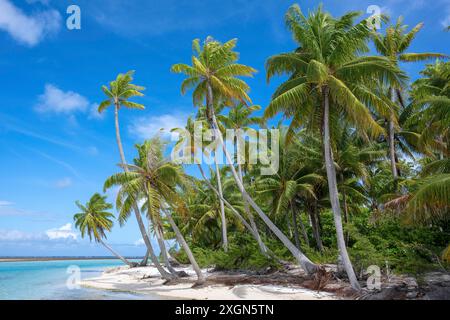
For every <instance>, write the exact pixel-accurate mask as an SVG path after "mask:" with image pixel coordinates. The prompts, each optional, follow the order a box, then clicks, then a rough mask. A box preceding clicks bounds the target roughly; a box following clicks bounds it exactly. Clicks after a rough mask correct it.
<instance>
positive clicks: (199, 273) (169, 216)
mask: <svg viewBox="0 0 450 320" xmlns="http://www.w3.org/2000/svg"><path fill="white" fill-rule="evenodd" d="M165 213H166V216H167V219H168V220H169V223H170V226H171V227H172V229H173V231H174V232H175V235H176V237H177V240H178V242H179V243H180V245H181V246H182V247H183V249H184V251H185V252H186V255H187V256H188V258H189V261H190V262H191V265H192V268H193V269H194V271H195V273H196V274H197V284H198V285H200V284H203V283H205V281H206V279H205V276H204V274H203V272H202V270H201V269H200V267H199V265H198V263H197V261H196V260H195V257H194V255H193V254H192V251H191V249H190V248H189V246H188V244H187V243H186V240H185V239H184V237H183V234H182V233H181V231H180V229H178V226H177V225H176V223H175V221H173V218H172V214H171V213H170V212H169V210H166V211H165Z"/></svg>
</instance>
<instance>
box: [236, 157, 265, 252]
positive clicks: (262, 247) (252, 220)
mask: <svg viewBox="0 0 450 320" xmlns="http://www.w3.org/2000/svg"><path fill="white" fill-rule="evenodd" d="M238 173H239V179H241V183H242V184H244V176H243V174H242V166H241V164H240V163H238ZM244 208H245V213H246V214H247V216H248V220H249V221H250V226H251V227H252V229H253V231H254V232H255V236H256V241H257V242H258V246H259V249H260V250H261V252H262V253H263V254H264V255H265V256H267V247H266V245H265V244H264V242H263V241H262V239H261V235H260V234H259V231H258V227H257V226H256V223H255V218H254V217H253V214H252V212H251V211H250V207H249V205H248V202H247V201H246V200H245V198H244Z"/></svg>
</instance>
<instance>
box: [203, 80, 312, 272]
mask: <svg viewBox="0 0 450 320" xmlns="http://www.w3.org/2000/svg"><path fill="white" fill-rule="evenodd" d="M207 89H208V91H207V105H208V107H209V112H210V117H211V119H210V121H211V123H210V125H211V128H212V129H213V130H216V132H217V136H218V138H219V143H220V144H221V146H222V149H223V152H224V153H225V156H226V158H227V162H228V166H229V167H230V169H231V173H232V175H233V178H234V181H235V182H236V185H237V186H238V188H239V191H240V192H241V193H242V196H243V197H244V199H245V200H246V201H247V202H248V203H249V204H250V206H251V207H252V208H253V209H254V210H255V211H256V213H257V214H258V215H259V217H260V218H261V220H263V221H264V223H265V224H267V226H268V227H269V228H270V230H271V231H272V232H273V233H274V234H275V235H276V236H277V238H278V239H280V241H281V242H282V243H283V244H284V245H285V246H286V248H287V249H288V250H289V251H290V252H291V253H292V255H293V256H294V257H295V258H296V259H297V261H298V263H299V264H300V265H301V267H302V268H303V270H304V271H305V272H306V273H308V274H311V273H314V272H316V271H317V265H316V264H314V263H313V262H312V261H311V260H309V259H308V257H307V256H305V255H304V254H303V252H301V251H300V250H299V249H298V248H297V247H296V246H295V245H294V244H293V243H292V242H291V241H290V240H289V239H288V237H286V236H285V234H284V233H283V232H282V231H281V230H280V229H279V228H278V227H277V226H276V225H275V224H274V223H273V222H272V220H270V219H269V217H268V216H267V215H266V214H265V213H264V212H263V211H262V210H261V208H260V207H259V206H258V205H257V204H256V202H255V201H254V200H253V199H252V198H251V197H250V195H249V194H248V193H247V190H245V187H244V185H243V184H242V183H241V180H240V179H239V176H238V174H237V172H236V169H235V167H234V165H233V161H232V159H231V156H230V153H229V152H228V150H227V148H226V145H225V143H224V141H223V136H222V133H221V132H220V130H219V126H218V124H217V119H216V116H215V113H214V107H213V93H212V88H211V85H210V84H208V85H207Z"/></svg>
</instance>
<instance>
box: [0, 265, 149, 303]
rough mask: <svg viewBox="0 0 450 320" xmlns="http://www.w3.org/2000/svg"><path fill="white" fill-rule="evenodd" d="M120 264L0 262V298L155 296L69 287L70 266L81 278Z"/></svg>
mask: <svg viewBox="0 0 450 320" xmlns="http://www.w3.org/2000/svg"><path fill="white" fill-rule="evenodd" d="M120 265H123V263H122V262H121V261H120V260H112V259H109V260H58V261H30V262H28V261H27V262H0V300H17V299H27V300H31V299H32V300H39V299H50V300H76V299H82V300H83V299H89V300H91V299H96V300H110V299H111V300H122V299H157V298H156V297H149V296H142V295H135V294H129V293H120V292H110V291H102V290H97V289H88V288H78V289H69V287H70V286H69V287H68V286H67V281H68V279H69V277H70V276H71V274H70V273H68V268H69V267H70V266H77V267H79V268H80V271H81V274H80V275H81V280H83V279H88V278H93V277H97V276H99V275H100V274H101V273H102V272H103V271H104V270H105V268H108V267H115V266H120Z"/></svg>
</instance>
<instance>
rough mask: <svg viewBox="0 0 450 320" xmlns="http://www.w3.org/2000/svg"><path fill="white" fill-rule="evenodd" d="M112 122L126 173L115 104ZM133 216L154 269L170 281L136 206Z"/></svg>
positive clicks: (117, 106) (117, 107)
mask: <svg viewBox="0 0 450 320" xmlns="http://www.w3.org/2000/svg"><path fill="white" fill-rule="evenodd" d="M114 120H115V126H116V140H117V146H118V147H119V153H120V160H121V162H122V165H123V166H124V167H123V169H124V171H125V172H128V168H127V167H126V164H127V161H126V160H125V154H124V153H123V147H122V139H121V138H120V127H119V105H118V104H117V103H116V104H115V108H114ZM133 210H134V215H135V217H136V220H137V223H138V226H139V230H140V231H141V235H142V239H143V240H144V243H145V245H146V246H147V250H148V253H149V254H150V259H151V260H152V262H153V264H154V265H155V267H156V268H157V269H158V271H159V273H160V274H161V276H162V277H163V278H164V279H172V278H173V276H172V275H171V274H170V273H168V272H167V271H166V270H164V268H163V267H162V266H161V264H160V263H159V261H158V258H157V257H156V255H155V252H154V251H153V247H152V244H151V242H150V238H149V237H148V234H147V231H146V230H145V225H144V222H143V221H142V217H141V214H140V212H139V209H138V208H137V206H136V205H134V207H133Z"/></svg>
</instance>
